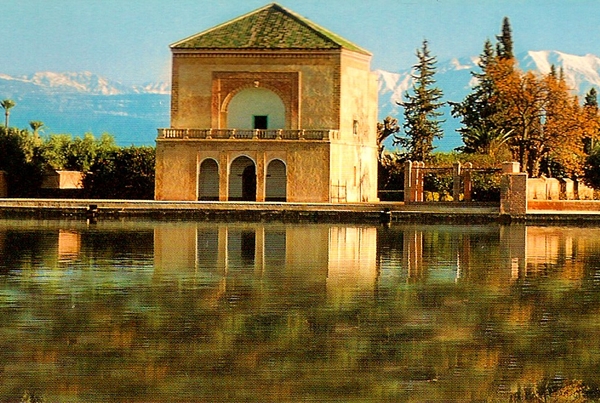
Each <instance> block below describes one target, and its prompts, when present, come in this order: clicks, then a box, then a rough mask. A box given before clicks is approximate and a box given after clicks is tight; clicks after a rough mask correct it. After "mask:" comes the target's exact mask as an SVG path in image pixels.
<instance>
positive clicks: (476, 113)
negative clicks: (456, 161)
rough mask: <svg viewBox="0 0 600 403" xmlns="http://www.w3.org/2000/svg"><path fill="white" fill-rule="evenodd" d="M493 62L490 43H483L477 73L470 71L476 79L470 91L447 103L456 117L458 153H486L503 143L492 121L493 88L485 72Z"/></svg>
mask: <svg viewBox="0 0 600 403" xmlns="http://www.w3.org/2000/svg"><path fill="white" fill-rule="evenodd" d="M496 63H497V57H496V54H495V53H494V48H493V46H492V43H491V42H490V40H489V39H488V40H486V41H485V43H484V45H483V51H482V53H481V55H480V57H479V62H478V66H479V68H480V69H481V72H480V73H478V72H471V75H472V76H473V77H474V78H475V79H476V80H477V84H476V85H475V86H474V87H473V91H472V92H471V93H470V94H468V95H467V96H466V97H465V99H464V100H463V101H462V102H451V103H450V105H451V107H452V116H453V117H455V118H460V119H461V123H462V127H461V128H459V129H458V130H457V131H458V132H459V133H460V134H461V136H462V138H463V143H464V146H463V147H461V151H464V152H467V153H476V152H477V153H483V154H490V153H492V152H493V151H494V150H495V149H496V148H498V147H500V146H502V144H504V142H505V138H506V135H505V132H504V130H502V129H501V128H500V127H498V125H497V124H496V122H495V119H494V116H495V114H496V112H497V106H498V105H497V103H496V102H493V100H495V98H496V87H495V84H494V80H493V79H492V77H490V75H489V74H488V69H489V68H490V67H491V66H493V65H495V64H496Z"/></svg>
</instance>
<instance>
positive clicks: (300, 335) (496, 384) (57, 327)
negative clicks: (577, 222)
mask: <svg viewBox="0 0 600 403" xmlns="http://www.w3.org/2000/svg"><path fill="white" fill-rule="evenodd" d="M599 235H600V229H598V228H561V227H526V226H519V225H516V226H515V225H513V226H506V227H504V226H495V225H490V226H451V225H447V226H423V225H395V226H391V227H389V228H385V227H374V226H360V225H317V224H311V225H308V224H306V225H288V224H282V223H268V224H265V223H203V222H198V223H196V222H176V223H170V222H98V223H97V224H95V225H86V224H85V223H80V222H71V221H64V222H56V221H9V220H0V253H1V256H2V258H1V259H0V273H2V276H0V315H2V319H3V326H2V327H1V328H0V401H19V399H21V398H22V397H23V396H24V394H25V393H26V392H27V393H29V394H30V396H31V395H32V394H33V395H35V396H41V397H43V398H44V399H46V401H86V402H87V401H90V402H95V401H98V402H99V401H128V402H146V401H165V402H166V401H169V402H171V401H175V402H176V401H180V402H189V401H222V402H224V401H231V402H237V401H261V402H262V401H289V402H296V401H344V402H347V401H361V402H362V401H373V402H381V401H415V402H421V401H536V400H535V399H538V401H539V400H544V399H545V400H547V401H552V399H555V398H556V396H558V395H559V394H562V395H561V396H563V397H565V396H570V395H569V393H571V395H572V396H570V397H573V396H575V395H576V394H577V393H579V394H580V395H582V396H583V395H585V397H586V398H589V399H592V398H596V397H597V396H598V395H600V393H598V391H599V390H600V389H599V388H600V375H598V374H599V372H598V368H600V344H599V343H598V340H600V264H599V263H598V262H600V236H599ZM528 398H530V399H529V400H527V399H528Z"/></svg>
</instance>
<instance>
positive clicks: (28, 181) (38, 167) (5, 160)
mask: <svg viewBox="0 0 600 403" xmlns="http://www.w3.org/2000/svg"><path fill="white" fill-rule="evenodd" d="M37 154H38V152H37V148H36V143H35V141H34V138H33V136H32V135H31V133H29V131H27V130H20V129H16V128H8V129H7V128H6V127H0V170H3V171H5V172H6V173H7V174H8V179H7V181H8V195H9V196H10V197H31V196H35V195H36V194H37V191H38V189H39V186H40V184H41V182H42V173H43V167H42V164H41V163H40V159H39V158H38V155H37Z"/></svg>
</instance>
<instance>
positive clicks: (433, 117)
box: [378, 17, 600, 188]
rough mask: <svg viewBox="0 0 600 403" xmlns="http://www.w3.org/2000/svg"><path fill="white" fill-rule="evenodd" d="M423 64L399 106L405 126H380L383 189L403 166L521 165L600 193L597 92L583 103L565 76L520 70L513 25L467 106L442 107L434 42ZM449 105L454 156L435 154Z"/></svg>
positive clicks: (423, 52)
mask: <svg viewBox="0 0 600 403" xmlns="http://www.w3.org/2000/svg"><path fill="white" fill-rule="evenodd" d="M416 56H417V63H416V64H415V65H414V66H413V73H412V78H413V86H412V88H411V89H410V90H409V91H408V92H407V93H406V94H405V96H404V100H403V101H401V102H398V104H399V105H400V106H402V107H403V108H404V119H403V124H402V126H400V125H399V124H398V120H397V119H395V118H393V117H387V118H386V119H385V120H384V121H383V122H381V123H379V124H378V141H379V146H380V161H381V168H380V169H381V170H380V172H381V173H382V175H383V177H382V178H381V179H382V182H381V184H382V185H383V186H386V185H389V183H390V181H391V180H392V178H393V176H394V172H397V171H399V170H401V169H400V168H399V167H398V165H399V164H401V163H402V162H403V161H406V160H412V161H424V162H428V163H436V161H437V160H439V159H440V158H441V159H445V160H446V161H447V160H451V159H453V158H454V159H457V160H458V159H463V160H469V161H475V163H476V164H477V163H479V164H480V165H496V166H497V165H498V164H499V163H500V162H501V161H503V160H512V161H518V162H519V163H520V166H521V170H522V172H527V174H528V175H529V176H530V177H539V176H541V175H545V176H549V177H568V178H573V179H577V178H584V179H585V180H586V181H587V182H588V184H590V185H592V186H594V187H596V188H600V175H599V174H598V173H597V172H598V169H597V168H598V167H599V166H600V147H599V146H598V138H599V137H600V116H599V112H598V101H597V92H596V90H595V89H594V88H591V89H590V90H589V92H588V93H587V94H586V95H585V98H584V99H583V102H582V101H581V100H580V99H579V98H578V97H577V96H576V95H574V94H573V91H572V90H571V89H570V88H569V86H568V84H567V82H566V79H565V76H564V72H563V70H562V68H557V67H556V66H552V67H551V70H550V72H549V73H547V74H539V73H536V72H533V71H524V70H522V69H520V68H519V65H518V62H517V60H516V58H515V55H514V50H513V39H512V30H511V26H510V21H509V19H508V18H507V17H505V18H504V20H503V22H502V30H501V33H500V34H499V35H497V36H496V43H495V44H494V43H492V41H490V40H489V39H488V40H486V41H485V42H484V46H483V51H482V53H481V55H480V57H479V61H478V71H473V72H471V74H472V76H473V78H474V81H475V82H476V85H474V86H473V87H472V89H471V92H470V93H469V94H468V95H467V96H466V97H465V99H463V100H462V101H460V102H443V101H442V98H443V93H442V90H441V89H439V88H438V87H436V85H435V84H436V81H435V72H436V63H437V60H436V58H435V56H432V55H431V54H430V51H429V48H428V42H427V40H424V41H423V44H422V47H421V48H420V49H418V50H417V52H416ZM444 105H449V106H450V110H451V115H452V117H453V118H457V119H460V123H461V127H460V128H459V129H458V132H459V133H460V135H461V137H462V141H463V146H461V147H460V148H458V149H457V150H455V151H456V152H455V153H450V154H452V156H448V155H446V156H440V155H439V153H434V152H433V151H434V145H433V141H434V140H435V139H440V138H442V136H443V131H442V129H441V124H442V123H443V120H442V119H441V117H442V115H443V113H442V111H441V108H442V107H443V106H444ZM390 136H391V137H392V144H393V145H394V146H396V147H397V149H396V150H395V151H393V152H387V153H386V152H385V151H384V147H383V141H384V140H385V139H386V138H388V137H390ZM396 179H397V178H396Z"/></svg>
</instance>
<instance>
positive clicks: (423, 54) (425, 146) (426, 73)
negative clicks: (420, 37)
mask: <svg viewBox="0 0 600 403" xmlns="http://www.w3.org/2000/svg"><path fill="white" fill-rule="evenodd" d="M427 45H428V43H427V40H424V41H423V45H422V47H421V49H417V53H416V55H417V59H418V62H417V64H416V65H415V66H414V71H415V73H414V74H413V75H412V78H413V80H414V85H413V88H412V94H411V93H410V92H407V93H406V94H405V98H406V100H405V101H404V102H399V105H401V106H403V107H404V125H403V128H404V135H394V144H400V145H401V146H402V147H404V148H405V149H406V157H407V158H408V159H410V160H413V161H425V160H427V159H429V157H430V156H431V153H432V151H433V149H434V147H433V140H434V139H436V138H437V139H439V138H442V136H443V131H442V129H441V127H440V125H441V123H443V120H440V119H439V117H440V116H442V115H443V113H442V112H441V111H440V110H439V109H440V108H441V107H442V106H443V105H444V102H441V101H440V99H441V98H442V95H443V94H442V90H441V89H439V88H437V87H435V86H434V85H435V79H434V75H435V65H436V58H435V57H434V56H431V54H430V52H429V49H428V46H427Z"/></svg>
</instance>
